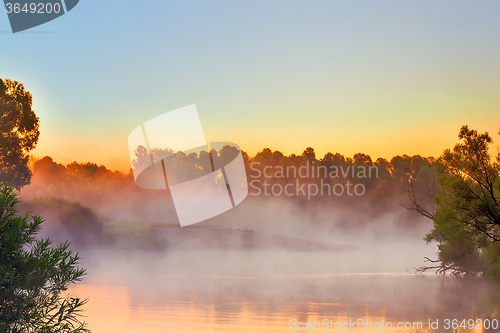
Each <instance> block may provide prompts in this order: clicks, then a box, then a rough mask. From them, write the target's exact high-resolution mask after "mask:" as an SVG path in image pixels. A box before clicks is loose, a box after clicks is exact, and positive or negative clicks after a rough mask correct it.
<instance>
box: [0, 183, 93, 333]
mask: <svg viewBox="0 0 500 333" xmlns="http://www.w3.org/2000/svg"><path fill="white" fill-rule="evenodd" d="M18 202H19V200H18V198H17V194H16V193H15V192H14V189H13V188H12V187H9V186H7V185H5V184H0V331H1V332H9V333H31V332H37V333H55V332H64V333H76V332H90V331H89V330H87V329H86V328H85V324H84V323H82V322H81V321H80V320H79V319H78V317H79V316H80V311H81V310H80V308H81V307H82V306H83V305H84V304H85V303H86V302H87V300H81V299H79V298H78V297H73V296H70V295H67V293H66V291H67V285H68V284H69V283H75V282H77V281H80V279H81V278H82V276H83V275H84V274H85V270H84V269H81V268H78V267H76V264H77V262H78V260H79V257H78V254H75V255H73V253H72V251H71V250H69V249H68V246H69V243H68V242H65V243H62V244H60V245H59V246H56V247H53V246H51V241H50V239H36V234H37V232H38V231H39V230H40V225H41V223H42V222H43V220H42V218H41V217H39V216H32V215H30V214H29V213H26V214H25V215H24V216H18V214H17V211H16V204H17V203H18Z"/></svg>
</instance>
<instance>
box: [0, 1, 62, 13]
mask: <svg viewBox="0 0 500 333" xmlns="http://www.w3.org/2000/svg"><path fill="white" fill-rule="evenodd" d="M5 8H6V9H7V14H11V13H14V14H19V13H25V14H28V13H30V14H51V13H56V14H58V13H59V12H60V11H61V5H60V4H59V3H54V4H51V3H42V2H40V3H35V2H32V3H30V4H29V5H28V4H27V3H25V4H24V5H23V6H22V7H21V4H19V3H9V2H8V3H6V4H5Z"/></svg>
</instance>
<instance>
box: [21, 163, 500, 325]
mask: <svg viewBox="0 0 500 333" xmlns="http://www.w3.org/2000/svg"><path fill="white" fill-rule="evenodd" d="M52 166H53V165H52ZM37 175H38V178H37ZM124 177H125V178H124ZM127 177H130V176H124V175H120V174H111V173H109V172H108V173H105V176H103V177H101V178H99V180H95V181H85V182H83V183H82V184H81V186H76V185H71V184H72V183H71V182H69V181H66V182H63V183H61V185H58V186H51V185H49V186H46V183H44V182H45V181H46V179H43V177H41V176H40V173H38V174H37V173H35V176H34V182H33V183H32V185H30V186H27V187H26V188H24V189H23V191H22V193H21V195H22V197H23V199H24V200H27V201H26V203H23V204H25V205H27V206H25V207H24V208H26V207H28V208H30V209H33V210H35V213H37V214H42V215H43V216H44V217H45V219H46V222H45V223H44V227H43V229H42V232H41V235H43V236H50V237H51V238H53V239H55V241H56V242H59V241H63V240H65V239H69V240H71V241H72V244H71V248H72V249H74V250H75V251H79V252H80V254H81V256H82V258H83V259H82V260H81V266H82V267H84V268H86V269H87V272H88V275H87V276H86V278H85V279H84V280H83V281H82V282H81V283H78V284H77V285H75V286H73V287H72V288H71V290H70V291H71V292H73V293H75V294H77V295H78V296H80V297H82V298H86V297H89V296H90V301H89V303H88V305H87V310H86V312H85V315H86V316H87V317H86V318H85V320H86V321H87V322H88V323H89V328H90V329H92V330H93V331H94V332H98V333H99V332H105V333H109V332H227V331H235V332H256V331H262V332H283V331H290V330H291V328H290V320H292V319H296V320H298V321H301V322H308V321H309V322H312V321H321V320H323V319H325V318H326V319H328V320H333V321H345V320H347V321H349V320H350V319H352V320H356V319H359V318H361V319H364V320H370V321H373V322H375V321H378V322H380V321H381V320H384V321H393V322H398V321H422V322H423V323H424V324H425V325H424V331H426V329H427V323H428V320H429V319H431V320H438V319H439V320H444V319H446V318H456V319H468V318H492V317H494V316H497V315H498V309H499V308H500V307H499V304H500V299H499V297H498V296H497V295H500V292H499V291H498V288H497V287H495V286H492V285H490V284H488V283H486V282H484V281H477V280H463V279H453V278H450V277H446V278H444V279H443V278H442V276H435V275H434V274H432V273H430V274H415V271H414V268H416V267H420V266H423V265H425V264H426V263H425V262H424V260H425V259H424V257H429V258H432V259H434V258H436V252H437V247H436V245H435V244H426V243H425V241H424V240H423V237H424V236H425V235H426V233H428V232H429V231H430V230H431V229H432V221H431V220H429V219H426V218H423V217H421V216H419V215H418V214H416V213H414V212H411V211H408V210H406V209H404V208H403V207H401V206H400V205H398V203H397V202H398V199H400V198H401V195H400V194H398V193H397V192H390V191H389V189H390V188H386V189H387V191H386V192H383V193H382V194H383V195H381V194H377V192H372V194H370V195H367V196H364V197H355V198H346V197H322V198H314V199H313V200H305V199H304V198H295V197H292V198H290V197H272V196H271V197H266V196H264V195H260V196H254V195H252V193H250V195H249V196H248V197H247V199H246V200H245V201H243V202H242V203H241V204H240V205H238V206H237V207H236V208H234V209H232V210H230V211H228V212H226V213H224V214H222V215H219V216H217V217H214V218H212V219H209V220H206V221H203V222H201V223H198V224H195V225H193V226H190V227H185V228H180V227H179V222H178V219H177V215H176V212H175V209H174V207H173V204H172V198H171V197H170V195H169V192H168V191H148V190H143V189H139V188H137V187H136V186H135V184H133V181H132V180H131V179H128V178H127ZM96 179H97V178H96ZM68 184H70V185H71V186H70V185H68ZM75 184H78V183H75ZM393 188H395V189H399V188H398V187H396V186H393ZM394 191H395V190H394ZM50 196H56V197H59V198H63V199H64V200H66V201H64V200H63V201H57V200H54V199H50V200H49V201H46V200H45V199H44V198H47V197H50ZM30 200H31V201H30ZM73 201H78V202H79V203H80V204H81V205H83V206H82V207H80V206H78V205H76V204H75V203H72V202H73ZM47 202H48V203H49V204H48V203H47ZM30 205H31V206H30ZM85 206H88V207H89V208H90V209H91V212H88V211H86V210H85V209H86V208H85ZM36 210H38V211H36ZM61 212H63V213H64V214H63V213H61ZM82 212H83V213H82ZM92 212H93V213H92ZM82 216H83V217H82ZM72 221H77V222H78V223H79V224H80V227H79V228H72V227H71V223H73V222H72ZM78 223H77V225H78ZM81 226H85V228H83V229H82V228H81ZM85 229H86V230H87V232H82V230H85ZM358 331H363V330H358ZM365 331H367V332H368V331H370V330H365ZM373 331H376V330H373ZM401 332H417V330H414V329H409V330H401Z"/></svg>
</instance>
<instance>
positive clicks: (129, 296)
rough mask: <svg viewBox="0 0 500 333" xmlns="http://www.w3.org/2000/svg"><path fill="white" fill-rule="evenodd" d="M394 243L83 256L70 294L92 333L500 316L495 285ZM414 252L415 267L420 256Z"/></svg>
mask: <svg viewBox="0 0 500 333" xmlns="http://www.w3.org/2000/svg"><path fill="white" fill-rule="evenodd" d="M390 248H394V247H393V246H391V247H390ZM396 248H398V249H400V251H392V252H391V253H392V256H391V257H387V255H388V254H389V252H387V249H383V248H377V249H374V248H361V249H360V250H358V251H351V252H340V253H331V252H298V251H207V250H204V251H196V250H193V251H167V252H165V253H158V252H137V251H93V252H83V253H82V254H83V256H84V257H85V259H84V260H83V262H82V265H83V266H84V267H88V269H89V275H88V276H87V278H86V279H85V280H84V281H83V282H82V283H79V284H77V285H75V286H73V287H72V288H71V292H72V293H76V294H77V295H79V296H80V297H88V296H90V301H89V303H88V305H87V306H86V311H85V315H86V316H87V317H86V318H85V321H86V322H87V323H88V324H89V328H90V329H92V330H93V332H95V333H101V332H102V333H113V332H120V333H124V332H148V333H153V332H291V331H298V329H293V327H297V326H295V325H298V323H303V325H306V324H307V322H310V323H312V325H313V323H314V322H317V323H318V324H319V323H323V325H324V324H325V323H328V324H329V325H330V324H331V325H332V326H333V327H334V328H335V326H334V325H335V323H337V325H338V326H337V328H338V329H336V331H347V330H346V329H341V328H342V323H347V322H349V321H350V320H351V321H357V320H363V321H364V323H366V322H370V323H372V329H370V328H369V326H368V327H367V326H366V325H365V326H363V325H360V326H359V327H357V330H356V332H380V329H375V328H374V327H373V325H377V323H378V324H379V325H380V324H381V323H382V321H383V323H385V324H386V323H387V322H390V323H391V324H392V325H396V324H397V323H398V322H401V323H410V324H412V323H418V322H421V323H422V329H420V327H418V326H417V327H418V328H415V327H409V328H407V329H405V328H404V327H403V328H402V329H399V330H398V329H393V331H394V332H429V330H428V326H429V320H431V321H436V320H438V321H439V325H440V328H441V329H442V328H444V320H445V319H447V318H448V319H459V320H462V319H469V318H491V317H492V316H493V317H495V316H497V315H498V310H497V309H498V304H500V302H499V300H498V296H497V295H500V293H498V290H497V289H494V288H493V287H491V286H489V285H487V284H485V283H483V282H479V281H461V280H457V279H451V278H446V279H443V278H442V277H440V276H435V275H434V274H425V275H421V274H413V273H412V272H413V271H412V270H411V267H412V265H413V264H414V263H412V262H411V260H410V261H408V258H407V256H409V257H411V258H413V256H414V253H413V252H411V251H409V249H410V248H414V247H411V246H408V248H407V250H408V251H405V247H404V244H400V246H397V247H396ZM416 251H421V249H416ZM395 252H396V253H398V254H397V255H396V254H395ZM399 252H400V253H399ZM381 258H385V259H381ZM402 258H405V259H407V261H404V260H401V259H402ZM416 258H418V259H415V263H417V264H418V263H420V262H421V256H417V257H416ZM386 261H390V262H392V264H389V263H387V262H386ZM405 267H407V268H405ZM408 268H409V270H408V271H407V269H408ZM495 310H497V312H496V313H495ZM407 325H408V324H407ZM344 326H345V325H344ZM324 329H325V327H323V329H322V330H324ZM307 331H309V330H307ZM316 331H321V330H319V329H318V330H316ZM350 331H352V326H351V330H350ZM442 331H449V332H453V330H442ZM462 331H463V332H465V331H467V332H480V331H481V330H461V331H460V332H462Z"/></svg>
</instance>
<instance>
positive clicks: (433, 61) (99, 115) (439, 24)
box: [0, 0, 500, 170]
mask: <svg viewBox="0 0 500 333" xmlns="http://www.w3.org/2000/svg"><path fill="white" fill-rule="evenodd" d="M117 4H118V3H117ZM119 4H120V6H118V5H115V4H114V3H113V2H110V3H108V4H107V5H105V6H104V8H103V10H102V11H98V12H96V11H95V8H96V6H98V4H97V3H96V2H93V1H85V2H82V3H80V4H79V5H78V10H73V11H71V12H70V13H68V14H67V15H64V16H63V17H61V18H60V19H57V20H54V21H51V22H48V23H46V24H44V25H43V26H40V27H36V28H34V29H31V30H30V31H26V32H20V33H17V34H10V35H9V34H2V46H4V48H5V49H6V50H26V45H29V46H30V49H31V50H33V51H32V52H21V53H19V52H4V54H3V57H4V61H3V63H4V64H8V66H6V65H4V66H2V68H0V69H1V73H2V74H1V75H2V78H9V79H12V80H16V81H19V82H21V83H23V84H24V85H25V87H26V89H27V90H28V91H30V92H31V93H32V95H33V98H34V105H33V109H34V111H35V113H36V114H37V115H38V116H39V117H40V122H41V125H40V126H41V127H40V131H41V136H40V140H39V143H38V146H37V148H36V149H35V150H34V151H33V152H32V153H33V154H34V155H36V156H45V155H48V156H52V157H53V158H55V159H56V160H58V161H61V162H64V163H70V162H72V161H77V162H83V161H94V162H95V163H98V164H103V165H106V166H109V167H110V168H112V169H119V170H123V169H128V167H129V159H128V149H127V138H128V135H129V134H130V132H131V131H132V130H133V129H134V128H135V127H136V126H137V125H138V124H141V123H143V122H144V121H147V120H148V119H151V118H153V117H155V116H157V115H159V114H162V113H165V112H168V111H171V110H175V109H178V108H180V107H183V106H186V105H191V104H196V106H197V109H198V114H199V117H200V120H201V122H202V124H203V129H204V134H205V138H206V139H207V141H230V142H235V143H237V144H238V145H239V146H240V147H241V148H242V149H243V150H245V151H247V152H248V153H249V154H250V155H253V154H255V153H256V152H257V151H258V150H259V149H261V148H262V147H267V146H270V147H273V149H276V150H280V151H282V152H283V153H284V154H287V155H288V154H291V153H293V152H297V151H301V150H302V149H304V148H305V147H308V146H310V147H315V150H316V151H317V153H318V154H319V155H324V154H325V153H326V152H328V151H331V152H333V153H335V152H339V153H341V154H343V155H346V156H352V155H354V154H355V153H357V152H363V153H365V154H369V155H370V156H377V157H384V158H389V157H390V156H395V155H402V154H408V155H416V154H419V155H422V156H439V155H440V154H441V152H442V151H443V150H444V149H446V148H451V147H453V145H454V144H455V143H456V142H457V133H458V130H459V129H460V126H462V125H465V124H467V125H469V126H470V127H471V128H473V129H476V130H478V131H480V132H484V131H488V132H489V133H490V134H491V136H492V138H493V140H494V141H495V142H497V143H498V142H500V137H499V136H498V134H497V130H498V123H499V122H500V117H499V114H500V112H499V111H500V109H499V105H500V94H498V89H499V87H500V81H499V78H500V67H499V66H498V61H497V59H499V58H500V43H492V42H491V41H494V40H500V20H498V19H497V17H496V15H495V13H498V12H499V10H500V3H498V2H495V1H485V2H483V5H482V6H476V5H475V4H472V3H468V2H466V1H453V2H451V1H444V2H440V3H435V2H432V1H424V2H418V3H399V2H397V3H393V2H387V1H378V2H375V3H374V2H370V1H364V2H362V3H361V4H360V3H351V2H335V3H332V2H328V1H316V2H314V3H313V4H311V3H304V2H301V1H275V2H272V3H270V2H265V1H254V2H251V3H248V2H238V3H235V2H231V1H225V0H217V1H212V2H210V3H205V2H200V1H186V2H182V3H177V2H161V3H155V10H154V11H151V10H149V8H150V7H148V6H143V5H141V3H136V2H134V1H122V2H120V3H119ZM118 8H119V9H118ZM89 17H92V23H91V24H89V22H88V21H87V19H88V18H89ZM123 17H130V19H129V20H123ZM255 17H259V19H258V20H255ZM464 22H468V24H467V26H466V27H465V26H464ZM78 27H80V28H78ZM9 28H10V27H9V26H8V20H7V18H6V17H5V19H4V20H0V31H4V30H8V29H9ZM124 36H125V38H124ZM55 55H57V56H55ZM41 64H43V65H41Z"/></svg>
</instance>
